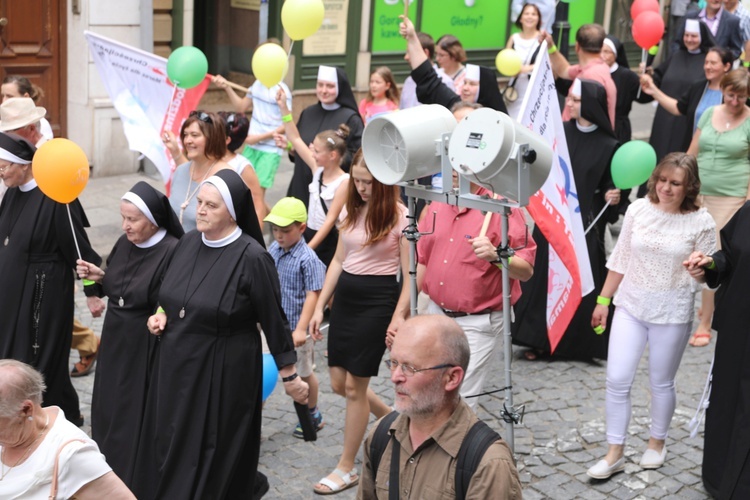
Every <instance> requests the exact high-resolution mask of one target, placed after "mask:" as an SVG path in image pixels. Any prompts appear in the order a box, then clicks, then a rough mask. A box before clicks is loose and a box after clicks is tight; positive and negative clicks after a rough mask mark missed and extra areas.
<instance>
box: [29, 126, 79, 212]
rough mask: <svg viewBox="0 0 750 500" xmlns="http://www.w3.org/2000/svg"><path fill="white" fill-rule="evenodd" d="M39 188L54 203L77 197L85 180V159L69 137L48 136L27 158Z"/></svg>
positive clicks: (67, 201)
mask: <svg viewBox="0 0 750 500" xmlns="http://www.w3.org/2000/svg"><path fill="white" fill-rule="evenodd" d="M31 170H32V172H33V174H34V179H35V180H36V183H37V185H38V186H39V189H41V190H42V192H43V193H44V194H46V195H47V196H48V197H50V198H52V199H53V200H55V201H56V202H58V203H70V202H71V201H73V200H75V199H76V198H78V195H79V194H81V192H82V191H83V189H84V188H85V187H86V183H87V182H88V181H89V160H88V159H87V158H86V153H84V152H83V150H82V149H81V148H80V146H78V144H76V143H75V142H73V141H70V140H68V139H61V138H58V139H52V140H49V141H47V142H45V143H44V144H42V146H41V147H40V148H39V149H37V151H36V154H35V155H34V159H33V161H32V162H31Z"/></svg>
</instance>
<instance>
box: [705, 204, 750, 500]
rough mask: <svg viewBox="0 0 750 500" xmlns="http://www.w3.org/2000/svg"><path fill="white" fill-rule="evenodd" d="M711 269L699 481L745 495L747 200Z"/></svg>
mask: <svg viewBox="0 0 750 500" xmlns="http://www.w3.org/2000/svg"><path fill="white" fill-rule="evenodd" d="M721 247H722V250H720V251H719V252H718V253H716V254H714V260H715V261H716V271H706V281H707V283H708V284H709V286H711V287H712V288H715V287H717V286H719V285H721V286H720V287H719V290H718V291H717V293H716V311H715V312H714V319H713V328H715V329H716V330H717V331H718V332H720V333H719V335H718V336H717V340H716V351H715V354H714V356H715V358H714V369H713V385H712V388H711V401H710V405H709V407H708V409H707V410H706V429H705V437H704V445H703V485H704V486H705V488H706V490H707V491H708V492H709V493H710V494H711V495H713V496H714V497H717V498H722V499H724V498H737V499H740V498H750V342H748V334H747V333H748V332H747V325H748V324H750V308H748V300H747V298H748V296H750V286H749V284H750V203H745V204H744V205H743V206H742V208H740V209H739V210H738V211H737V213H736V214H735V215H734V216H733V217H732V218H731V219H730V220H729V222H728V223H727V225H726V226H724V228H723V229H722V230H721Z"/></svg>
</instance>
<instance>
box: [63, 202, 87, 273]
mask: <svg viewBox="0 0 750 500" xmlns="http://www.w3.org/2000/svg"><path fill="white" fill-rule="evenodd" d="M65 207H66V208H67V209H68V221H69V222H70V231H71V232H72V233H73V243H75V245H76V253H77V254H78V259H79V260H83V257H81V249H80V248H78V238H76V230H75V228H74V227H73V217H71V216H70V203H66V204H65Z"/></svg>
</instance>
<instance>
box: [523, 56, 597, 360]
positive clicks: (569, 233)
mask: <svg viewBox="0 0 750 500" xmlns="http://www.w3.org/2000/svg"><path fill="white" fill-rule="evenodd" d="M539 53H540V54H541V55H542V58H541V60H539V61H538V62H537V64H536V65H535V66H534V71H533V72H532V73H531V80H530V82H529V86H528V88H527V90H526V94H525V96H524V101H523V104H522V106H521V112H520V113H519V115H518V121H519V122H520V123H521V124H522V125H524V126H526V127H528V128H529V130H533V131H534V132H536V133H538V134H539V135H540V136H542V138H544V139H545V140H546V141H547V142H548V143H549V144H550V146H551V147H552V151H553V152H554V153H555V154H554V155H553V158H554V160H553V163H552V169H551V171H550V175H549V177H548V178H547V182H546V183H545V184H544V185H543V186H542V188H541V189H540V190H539V191H538V192H537V193H536V194H535V195H534V196H532V197H531V201H530V203H529V206H528V207H527V208H528V210H529V213H530V214H531V216H532V217H533V218H534V222H535V223H536V225H537V226H539V229H540V230H541V231H542V234H544V237H545V238H547V241H548V242H549V245H550V249H549V272H548V275H547V336H548V337H549V343H550V350H551V351H552V352H554V351H555V348H556V347H557V344H558V343H559V342H560V339H561V338H562V336H563V334H564V333H565V330H566V329H567V327H568V325H569V324H570V320H571V319H572V318H573V315H574V314H575V312H576V309H577V308H578V305H579V304H580V302H581V297H582V296H583V295H586V294H588V293H590V292H591V291H592V290H593V289H594V279H593V276H592V274H591V264H590V263H589V253H588V247H587V246H586V237H585V236H584V233H583V221H582V220H581V214H580V209H579V204H578V191H577V190H576V185H575V180H574V178H573V171H572V170H571V167H570V154H569V153H568V144H567V142H566V140H565V132H564V130H563V122H562V115H561V113H560V105H559V101H558V98H557V90H556V89H555V79H554V76H553V75H552V67H551V66H550V62H549V56H548V55H547V47H546V44H545V45H543V46H542V48H541V50H540V51H539Z"/></svg>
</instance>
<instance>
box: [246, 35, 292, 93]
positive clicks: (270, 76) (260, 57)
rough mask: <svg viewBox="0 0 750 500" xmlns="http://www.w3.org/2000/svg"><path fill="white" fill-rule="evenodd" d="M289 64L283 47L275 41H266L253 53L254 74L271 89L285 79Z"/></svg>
mask: <svg viewBox="0 0 750 500" xmlns="http://www.w3.org/2000/svg"><path fill="white" fill-rule="evenodd" d="M288 64H289V63H288V62H287V59H286V52H285V51H284V49H283V47H281V46H280V45H276V44H275V43H264V44H263V45H261V46H260V47H258V49H257V50H256V51H255V54H253V63H252V67H253V74H254V75H255V78H257V79H258V80H260V83H262V84H263V85H265V86H266V87H268V88H269V89H270V88H271V87H273V86H274V85H276V84H278V83H279V82H280V81H281V80H283V79H284V76H286V72H287V69H288Z"/></svg>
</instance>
